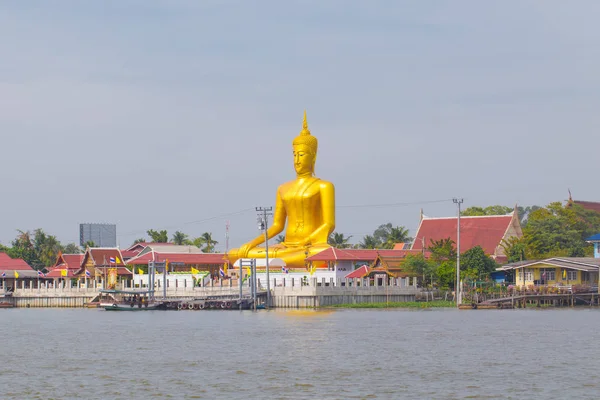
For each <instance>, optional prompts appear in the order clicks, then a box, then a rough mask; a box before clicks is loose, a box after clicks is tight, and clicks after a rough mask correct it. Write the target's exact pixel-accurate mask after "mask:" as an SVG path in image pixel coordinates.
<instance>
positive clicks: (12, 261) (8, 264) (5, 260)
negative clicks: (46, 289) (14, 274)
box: [0, 253, 33, 271]
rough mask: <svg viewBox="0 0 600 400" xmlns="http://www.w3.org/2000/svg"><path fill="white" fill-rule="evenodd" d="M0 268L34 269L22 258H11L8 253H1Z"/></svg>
mask: <svg viewBox="0 0 600 400" xmlns="http://www.w3.org/2000/svg"><path fill="white" fill-rule="evenodd" d="M0 270H15V271H33V268H31V267H30V266H29V264H27V263H26V262H25V261H24V260H22V259H20V258H10V257H9V255H8V254H6V253H0Z"/></svg>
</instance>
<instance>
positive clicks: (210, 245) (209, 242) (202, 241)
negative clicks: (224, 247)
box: [192, 232, 219, 253]
mask: <svg viewBox="0 0 600 400" xmlns="http://www.w3.org/2000/svg"><path fill="white" fill-rule="evenodd" d="M218 243H219V242H217V241H216V240H213V238H212V233H210V232H204V233H203V234H202V235H200V236H199V237H197V238H195V239H194V240H193V241H192V244H193V245H194V246H197V247H200V248H202V246H204V248H203V249H202V251H203V252H205V253H212V252H213V251H214V249H215V244H218Z"/></svg>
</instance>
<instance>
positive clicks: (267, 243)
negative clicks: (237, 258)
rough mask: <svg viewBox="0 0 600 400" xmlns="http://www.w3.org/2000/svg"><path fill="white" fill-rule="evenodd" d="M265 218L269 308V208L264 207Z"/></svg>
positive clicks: (269, 305) (269, 300)
mask: <svg viewBox="0 0 600 400" xmlns="http://www.w3.org/2000/svg"><path fill="white" fill-rule="evenodd" d="M263 218H264V221H265V261H266V263H267V308H270V307H271V279H270V278H269V234H268V230H269V220H268V218H267V210H266V209H263Z"/></svg>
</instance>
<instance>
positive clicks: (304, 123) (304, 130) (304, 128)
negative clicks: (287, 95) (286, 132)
mask: <svg viewBox="0 0 600 400" xmlns="http://www.w3.org/2000/svg"><path fill="white" fill-rule="evenodd" d="M300 135H302V136H304V135H310V131H309V130H308V122H307V121H306V110H304V119H303V120H302V131H301V132H300Z"/></svg>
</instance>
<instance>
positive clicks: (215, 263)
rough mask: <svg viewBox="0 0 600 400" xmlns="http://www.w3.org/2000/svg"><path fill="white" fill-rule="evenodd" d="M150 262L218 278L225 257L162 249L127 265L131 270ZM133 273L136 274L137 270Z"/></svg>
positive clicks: (225, 259) (132, 260) (128, 262)
mask: <svg viewBox="0 0 600 400" xmlns="http://www.w3.org/2000/svg"><path fill="white" fill-rule="evenodd" d="M151 261H156V262H166V261H168V262H169V265H170V268H169V270H172V271H189V270H190V269H191V268H192V267H193V268H196V269H198V270H200V271H210V273H211V275H213V276H219V269H220V268H222V267H223V265H224V264H225V263H227V257H226V255H225V254H223V253H178V252H173V253H169V252H167V251H166V250H165V249H164V248H163V251H151V252H148V253H143V254H140V255H138V256H136V257H134V258H132V259H130V260H128V261H127V265H129V266H130V267H131V268H132V269H133V268H134V266H142V265H148V263H149V262H151ZM224 269H225V270H226V268H224ZM135 271H136V272H137V269H136V270H135Z"/></svg>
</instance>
